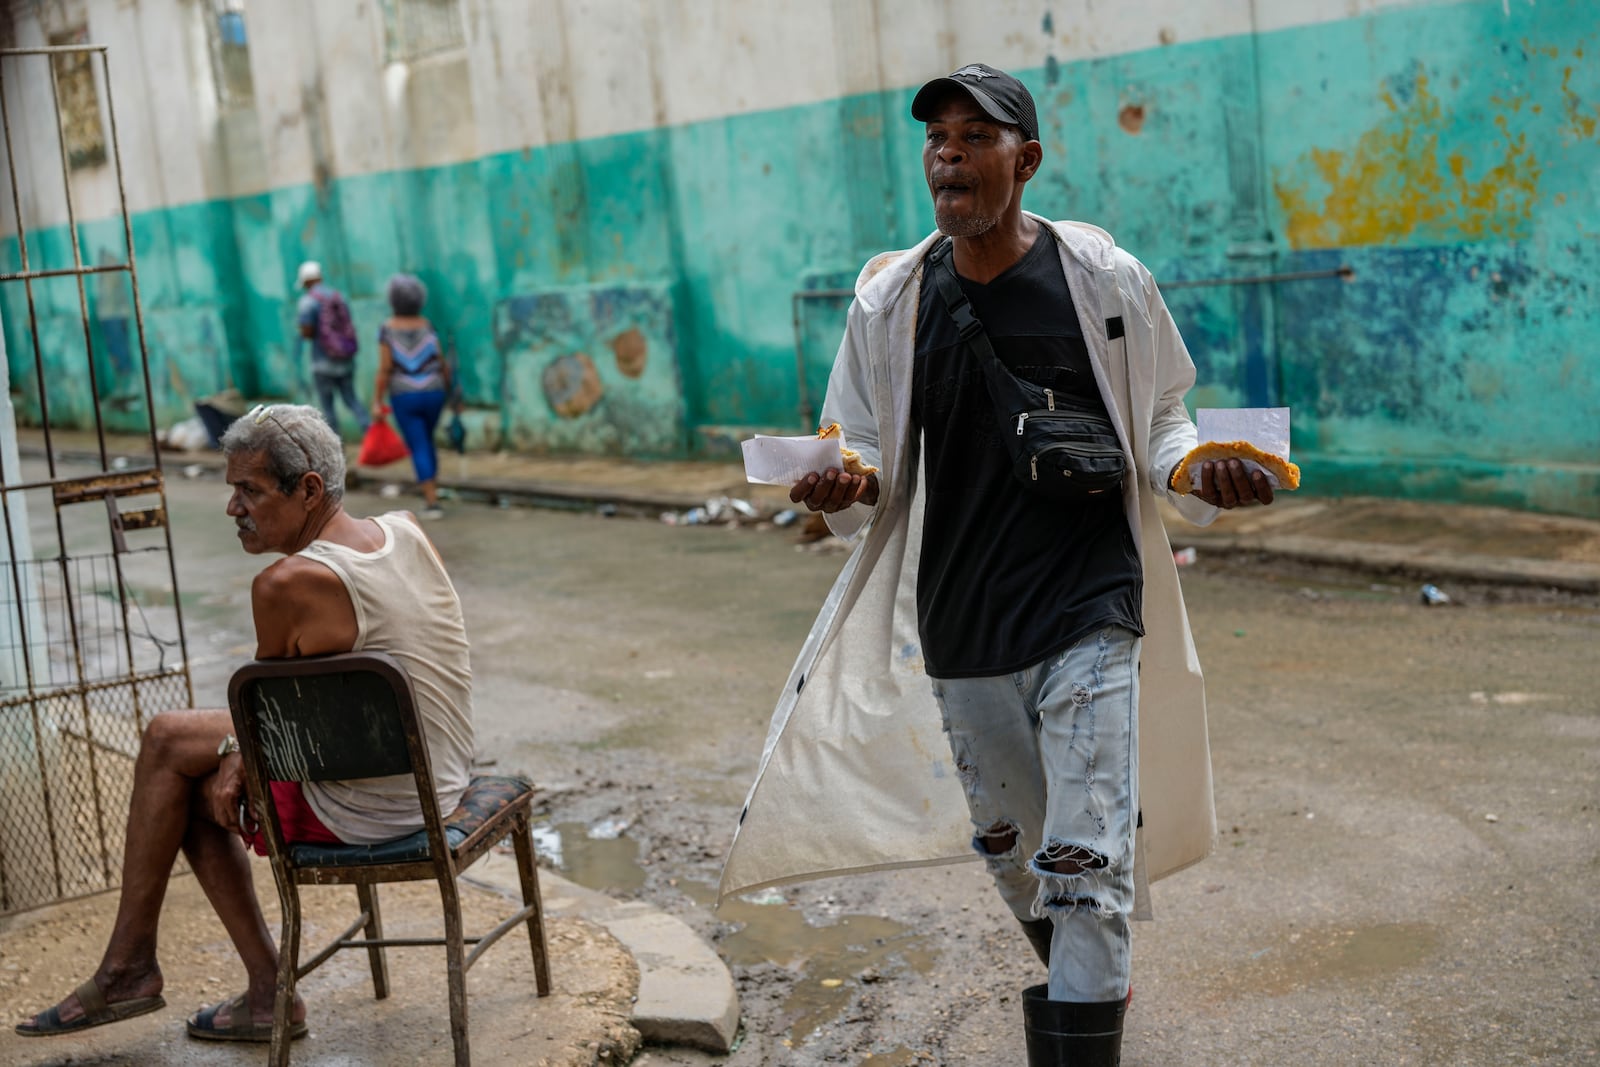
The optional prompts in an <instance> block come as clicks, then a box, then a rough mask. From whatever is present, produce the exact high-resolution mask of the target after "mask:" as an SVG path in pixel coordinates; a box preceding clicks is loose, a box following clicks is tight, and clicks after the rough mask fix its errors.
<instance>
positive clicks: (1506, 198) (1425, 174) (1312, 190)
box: [1273, 75, 1542, 248]
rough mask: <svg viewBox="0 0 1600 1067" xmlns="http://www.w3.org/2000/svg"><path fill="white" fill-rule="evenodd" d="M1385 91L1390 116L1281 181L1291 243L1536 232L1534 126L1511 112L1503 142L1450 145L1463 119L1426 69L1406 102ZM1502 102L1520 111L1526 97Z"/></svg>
mask: <svg viewBox="0 0 1600 1067" xmlns="http://www.w3.org/2000/svg"><path fill="white" fill-rule="evenodd" d="M1382 100H1383V102H1384V104H1385V105H1386V106H1387V107H1388V109H1389V116H1388V117H1387V118H1386V119H1385V120H1384V121H1383V122H1381V123H1380V124H1379V125H1377V126H1375V127H1374V128H1372V129H1370V130H1368V131H1366V132H1365V133H1363V134H1362V135H1361V136H1360V138H1359V139H1358V140H1357V141H1356V144H1355V147H1354V148H1351V149H1348V150H1343V149H1327V148H1313V149H1312V150H1311V151H1310V152H1309V153H1308V154H1307V155H1306V156H1303V157H1302V158H1301V159H1300V160H1299V161H1298V162H1297V163H1296V164H1295V165H1294V166H1293V167H1290V168H1287V173H1286V174H1285V173H1281V172H1280V175H1279V176H1278V177H1277V179H1276V180H1275V181H1274V183H1273V188H1274V191H1275V192H1276V194H1277V197H1278V203H1279V205H1280V206H1281V207H1282V209H1283V213H1284V216H1285V219H1286V229H1287V236H1288V238H1289V242H1290V244H1291V245H1292V246H1294V247H1295V248H1340V247H1348V246H1351V245H1377V244H1394V243H1397V242H1400V241H1404V240H1408V239H1419V238H1420V239H1424V240H1441V241H1443V240H1482V239H1485V238H1489V237H1525V236H1527V235H1528V230H1529V225H1530V221H1531V216H1532V212H1533V204H1534V198H1535V196H1536V195H1537V192H1538V184H1539V175H1540V172H1541V170H1542V167H1541V165H1540V163H1539V160H1538V159H1537V158H1536V157H1535V156H1534V154H1533V152H1532V151H1531V150H1530V149H1529V148H1528V143H1527V135H1526V134H1525V133H1515V132H1513V130H1512V127H1511V126H1510V124H1509V123H1507V121H1506V118H1505V115H1504V114H1503V113H1502V114H1501V115H1498V116H1496V117H1495V119H1494V125H1495V127H1496V128H1497V129H1498V130H1499V132H1500V142H1499V143H1498V144H1493V143H1489V144H1483V145H1481V146H1478V145H1474V146H1473V147H1471V148H1470V149H1468V148H1462V149H1458V150H1456V151H1452V152H1449V153H1448V154H1443V153H1442V150H1441V148H1440V141H1441V139H1442V138H1443V137H1444V136H1445V135H1447V134H1449V133H1451V132H1452V131H1453V130H1454V129H1455V127H1456V121H1455V117H1454V116H1453V115H1452V114H1447V113H1446V112H1445V111H1444V109H1443V108H1442V107H1441V106H1440V104H1439V101H1438V99H1437V98H1436V97H1435V96H1433V94H1432V93H1430V92H1429V90H1428V78H1427V76H1426V75H1419V76H1418V77H1417V81H1416V91H1415V93H1414V94H1413V95H1412V97H1411V99H1410V100H1409V101H1408V102H1406V103H1404V104H1403V105H1402V103H1401V102H1399V101H1397V100H1396V99H1395V98H1394V96H1393V94H1391V93H1389V92H1384V93H1383V95H1382ZM1496 103H1498V104H1499V105H1500V106H1501V107H1502V108H1509V109H1510V110H1512V111H1515V110H1516V109H1517V108H1518V107H1520V104H1521V102H1520V101H1518V102H1516V104H1511V103H1510V102H1508V101H1504V100H1497V101H1496ZM1453 140H1456V141H1461V140H1464V139H1462V138H1460V137H1456V138H1453ZM1491 153H1493V154H1494V156H1493V157H1491V158H1493V163H1492V165H1490V166H1488V167H1487V168H1486V169H1485V168H1484V167H1483V162H1484V161H1485V157H1489V156H1490V154H1491ZM1441 155H1443V158H1441ZM1308 171H1309V172H1310V173H1307V172H1308ZM1474 173H1477V174H1478V175H1479V176H1478V177H1476V178H1474V177H1472V175H1473V174H1474Z"/></svg>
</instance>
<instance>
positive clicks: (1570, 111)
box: [1561, 49, 1600, 139]
mask: <svg viewBox="0 0 1600 1067" xmlns="http://www.w3.org/2000/svg"><path fill="white" fill-rule="evenodd" d="M1578 54H1579V55H1580V56H1581V55H1582V54H1583V52H1582V50H1581V49H1580V50H1579V52H1578ZM1561 96H1562V98H1563V100H1564V102H1565V103H1566V107H1567V133H1568V134H1569V135H1570V136H1572V137H1574V138H1579V139H1583V138H1589V137H1593V136H1594V133H1595V126H1596V116H1600V107H1596V108H1591V109H1589V111H1592V112H1593V114H1590V113H1589V111H1585V110H1584V107H1583V101H1582V100H1581V99H1580V98H1579V97H1578V94H1577V93H1575V92H1573V91H1572V68H1571V67H1567V68H1566V69H1565V70H1563V71H1562V72H1561Z"/></svg>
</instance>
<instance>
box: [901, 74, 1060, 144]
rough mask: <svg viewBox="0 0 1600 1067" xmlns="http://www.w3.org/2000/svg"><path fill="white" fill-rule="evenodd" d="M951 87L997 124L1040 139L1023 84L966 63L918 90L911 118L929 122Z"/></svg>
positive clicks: (1030, 95)
mask: <svg viewBox="0 0 1600 1067" xmlns="http://www.w3.org/2000/svg"><path fill="white" fill-rule="evenodd" d="M951 88H955V89H960V90H961V91H962V92H964V93H966V94H967V95H968V96H970V97H972V99H973V100H974V101H975V102H976V103H977V105H978V106H979V107H981V108H983V111H984V113H985V114H986V115H988V116H989V117H990V118H992V119H994V120H995V121H996V122H1003V123H1005V124H1006V125H1007V126H1016V127H1017V128H1019V129H1020V130H1022V135H1023V136H1024V137H1026V138H1027V139H1028V140H1030V141H1037V140H1038V139H1039V116H1038V113H1037V112H1036V111H1035V110H1034V107H1033V94H1032V93H1030V92H1028V87H1027V86H1026V85H1023V84H1022V83H1021V82H1019V81H1017V79H1015V78H1013V77H1012V76H1011V75H1009V74H1007V73H1006V72H1005V71H1003V70H995V69H994V68H993V67H991V66H989V65H988V64H987V63H968V64H967V65H966V66H964V67H962V68H961V69H960V70H958V71H956V72H955V73H954V74H951V75H949V76H948V77H944V78H935V79H933V81H931V82H929V83H928V84H927V85H924V86H923V87H922V88H921V89H918V90H917V95H916V96H915V97H914V98H912V101H911V117H912V118H914V119H916V120H917V121H918V122H928V121H930V120H931V119H932V118H933V106H934V103H935V102H936V101H937V100H938V99H939V97H940V96H941V95H943V93H944V91H945V90H946V89H951Z"/></svg>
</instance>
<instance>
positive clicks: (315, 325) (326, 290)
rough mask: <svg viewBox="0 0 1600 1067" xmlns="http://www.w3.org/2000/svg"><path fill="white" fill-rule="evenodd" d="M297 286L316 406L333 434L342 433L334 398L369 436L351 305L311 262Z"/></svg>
mask: <svg viewBox="0 0 1600 1067" xmlns="http://www.w3.org/2000/svg"><path fill="white" fill-rule="evenodd" d="M296 284H297V285H299V286H300V288H301V289H302V290H303V291H304V293H305V295H304V296H302V297H301V298H300V306H299V308H298V310H297V318H298V319H299V323H300V336H301V337H303V338H305V339H306V340H308V341H310V342H311V382H312V385H314V386H315V387H316V390H317V406H318V407H320V408H321V409H322V417H323V418H325V419H327V420H328V425H329V426H332V427H333V429H334V432H335V433H337V432H338V431H339V415H338V411H337V409H336V408H335V407H334V394H336V393H337V394H338V396H339V398H340V399H341V400H343V401H344V406H345V407H347V408H349V409H350V413H351V414H352V415H354V416H355V419H356V423H357V424H358V425H359V426H360V427H361V432H362V433H366V432H367V426H368V425H369V419H368V416H367V407H366V405H365V404H363V403H361V401H360V400H358V399H356V386H355V372H356V348H357V342H356V330H355V324H354V323H353V322H351V320H350V305H349V304H347V303H346V302H345V299H344V294H343V293H340V292H339V291H338V290H337V289H334V288H333V287H331V286H329V285H325V284H324V283H323V281H322V264H320V263H318V262H317V261H316V260H313V259H308V260H306V261H305V262H304V263H302V264H300V271H299V273H298V275H297V276H296Z"/></svg>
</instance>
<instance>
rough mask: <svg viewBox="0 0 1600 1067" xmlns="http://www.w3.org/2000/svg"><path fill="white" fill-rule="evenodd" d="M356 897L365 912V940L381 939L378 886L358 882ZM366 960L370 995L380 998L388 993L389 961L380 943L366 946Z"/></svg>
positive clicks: (381, 921) (381, 916)
mask: <svg viewBox="0 0 1600 1067" xmlns="http://www.w3.org/2000/svg"><path fill="white" fill-rule="evenodd" d="M356 898H357V899H358V900H360V901H361V910H362V911H364V912H366V913H367V925H366V927H365V932H366V935H367V940H368V941H382V940H383V915H382V913H381V912H379V911H378V887H377V886H375V885H368V884H367V883H365V882H362V883H358V884H357V885H356ZM367 962H368V963H370V964H371V965H372V995H373V996H374V997H376V998H377V999H379V1000H382V999H384V998H385V997H387V996H388V995H389V961H388V957H387V956H386V955H385V950H384V948H383V946H382V945H376V946H373V945H369V946H367Z"/></svg>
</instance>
